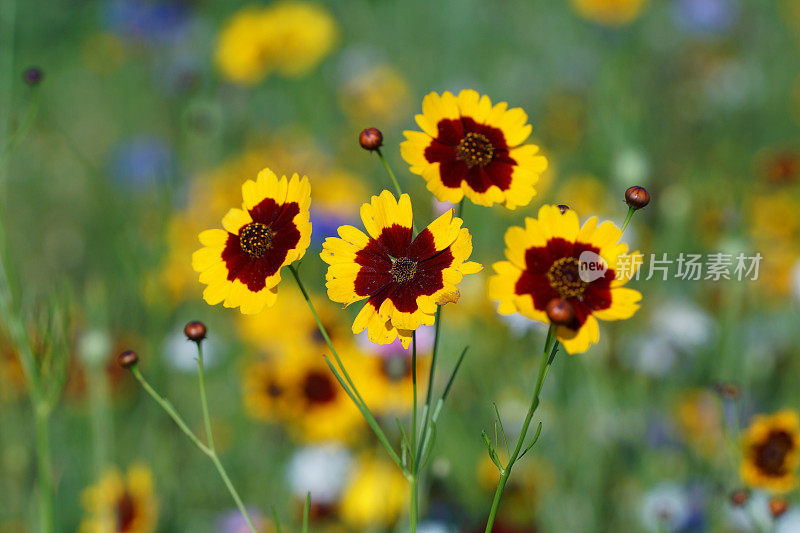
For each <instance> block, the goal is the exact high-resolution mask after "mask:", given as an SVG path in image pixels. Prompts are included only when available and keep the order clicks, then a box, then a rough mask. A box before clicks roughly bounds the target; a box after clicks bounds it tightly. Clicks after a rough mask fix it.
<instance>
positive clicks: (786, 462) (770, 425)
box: [739, 409, 800, 493]
mask: <svg viewBox="0 0 800 533" xmlns="http://www.w3.org/2000/svg"><path fill="white" fill-rule="evenodd" d="M743 452H744V453H743V457H742V463H741V466H740V469H739V471H740V474H741V476H742V480H743V481H744V482H745V483H746V484H747V485H749V486H750V487H754V488H761V489H765V490H767V491H770V492H773V493H785V492H789V491H791V490H793V489H794V488H795V487H797V485H798V483H797V468H798V466H800V416H798V413H797V411H794V410H791V409H785V410H782V411H778V412H777V413H774V414H772V415H768V416H767V415H758V416H756V417H755V418H754V419H753V421H752V422H751V424H750V427H748V428H747V430H746V431H745V434H744V439H743Z"/></svg>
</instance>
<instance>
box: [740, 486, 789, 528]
mask: <svg viewBox="0 0 800 533" xmlns="http://www.w3.org/2000/svg"><path fill="white" fill-rule="evenodd" d="M726 509H727V513H728V514H727V516H726V522H727V525H728V527H729V528H731V529H732V530H733V531H741V532H748V533H750V532H755V531H774V533H798V532H800V529H780V528H776V529H774V530H773V529H772V516H770V514H769V498H768V497H767V495H766V494H765V493H763V492H761V491H754V492H752V493H750V498H748V500H747V503H746V504H745V507H734V506H732V505H728V506H726ZM788 514H789V513H787V514H786V515H784V516H782V517H781V518H780V519H779V520H778V522H777V523H776V524H781V523H783V521H784V519H785V518H787V516H788Z"/></svg>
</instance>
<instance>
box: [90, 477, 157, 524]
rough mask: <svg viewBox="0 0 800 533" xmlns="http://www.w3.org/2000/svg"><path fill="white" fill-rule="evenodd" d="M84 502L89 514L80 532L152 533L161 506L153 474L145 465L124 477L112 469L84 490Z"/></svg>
mask: <svg viewBox="0 0 800 533" xmlns="http://www.w3.org/2000/svg"><path fill="white" fill-rule="evenodd" d="M81 502H82V504H83V507H84V509H85V512H86V514H85V516H84V519H83V521H82V522H81V525H80V532H81V533H108V532H109V531H111V532H118V533H149V532H151V531H155V529H156V519H157V516H158V504H157V502H156V498H155V494H154V492H153V474H152V472H151V471H150V469H149V468H148V467H146V466H143V465H136V466H131V467H130V468H129V469H128V472H127V474H126V475H125V476H124V477H123V476H122V475H121V474H120V473H119V472H118V471H117V470H110V471H109V472H107V473H106V474H105V475H104V476H103V477H102V478H101V479H100V480H99V481H98V482H97V483H96V484H94V485H92V486H90V487H87V488H86V489H84V491H83V493H82V494H81Z"/></svg>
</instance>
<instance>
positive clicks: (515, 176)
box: [192, 90, 640, 353]
mask: <svg viewBox="0 0 800 533" xmlns="http://www.w3.org/2000/svg"><path fill="white" fill-rule="evenodd" d="M416 120H417V123H418V124H419V126H420V128H421V129H422V131H407V132H406V133H405V136H406V139H407V140H406V141H405V142H404V143H403V144H402V146H401V151H402V155H403V157H404V158H405V159H406V161H407V162H408V163H409V164H410V169H411V171H412V172H414V173H416V174H419V175H420V176H422V177H423V179H425V181H426V182H427V184H428V188H429V189H430V190H431V192H433V194H434V195H435V196H436V197H437V199H439V200H440V201H449V202H459V201H461V200H462V199H463V198H465V197H466V198H469V199H470V200H472V201H473V202H474V203H476V204H478V205H485V206H491V205H493V204H496V203H502V204H503V205H505V206H506V207H508V208H509V209H514V208H515V207H517V206H524V205H527V204H529V203H530V201H531V199H532V198H533V196H534V195H535V194H536V190H535V188H534V186H535V184H536V182H537V181H538V177H539V175H540V173H541V172H542V171H543V170H544V169H545V168H546V166H547V161H546V159H545V158H544V157H542V156H540V155H538V154H537V152H538V147H537V146H535V145H533V144H524V143H525V140H526V139H527V137H528V136H529V135H530V133H531V126H530V125H529V124H527V115H526V114H525V112H524V111H523V110H522V109H519V108H513V109H508V105H507V104H506V103H505V102H501V103H499V104H496V105H492V103H491V101H490V100H489V98H488V97H487V96H481V95H479V94H478V93H477V92H476V91H472V90H464V91H461V93H459V94H458V95H453V94H451V93H449V92H445V93H443V94H441V95H439V94H436V93H431V94H429V95H428V96H426V97H425V99H424V100H423V103H422V114H419V115H417V117H416ZM310 195H311V187H310V182H309V181H308V179H307V178H305V177H303V178H300V177H299V176H297V175H295V176H293V177H292V178H291V179H288V178H287V177H286V176H284V177H281V178H278V176H276V175H275V174H274V173H273V172H272V171H271V170H269V169H265V170H263V171H262V172H260V173H259V175H258V179H257V180H256V181H247V182H245V184H244V185H243V187H242V196H243V200H244V202H243V204H242V208H241V209H239V208H234V209H231V210H230V211H228V213H227V214H226V215H225V217H224V218H223V221H222V225H223V228H224V229H213V230H207V231H204V232H203V233H201V234H200V240H201V242H202V244H203V245H204V247H203V248H202V249H200V250H198V251H197V252H195V253H194V255H193V258H192V264H193V267H194V269H195V270H196V271H197V272H199V273H200V281H201V282H202V283H204V284H205V285H207V288H206V289H205V292H204V294H203V296H204V298H205V300H206V301H207V302H208V303H209V304H212V305H214V304H218V303H222V304H223V305H224V306H225V307H238V308H240V309H241V311H242V312H243V313H246V314H250V313H258V312H260V311H261V310H262V309H263V308H264V307H265V306H271V305H273V304H274V303H275V300H276V298H277V286H278V283H279V282H280V280H281V276H280V270H281V268H282V267H283V266H286V265H289V264H291V263H292V262H294V261H296V260H298V259H300V258H301V257H302V256H303V255H304V253H305V250H306V248H307V247H308V245H309V236H310V234H311V224H310V222H309V215H308V209H309V205H310V201H311V200H310ZM361 219H362V222H363V224H364V227H365V229H366V233H365V232H363V231H361V230H359V229H357V228H355V227H353V226H342V227H340V228H339V230H338V234H339V236H338V237H329V238H328V239H327V240H326V241H325V243H324V246H323V251H322V254H321V257H322V259H323V260H324V261H325V262H326V263H328V265H329V267H328V273H327V276H326V280H327V287H328V296H329V297H330V299H331V300H333V301H335V302H339V303H343V304H345V305H350V304H352V303H355V302H357V301H362V300H366V301H367V303H366V305H364V307H363V308H362V309H361V311H360V312H359V313H358V316H357V317H356V319H355V322H354V323H353V328H352V329H353V333H360V332H361V331H363V330H367V332H368V334H369V338H370V340H371V341H373V342H375V343H379V344H387V343H390V342H393V341H394V340H395V339H398V338H399V339H400V340H401V342H402V343H403V345H404V346H408V345H409V344H410V342H411V337H412V332H413V331H415V330H416V329H417V328H418V327H419V326H421V325H432V324H433V319H434V314H435V312H436V309H437V306H439V305H443V304H445V303H448V302H453V301H457V299H458V291H457V285H458V284H459V283H460V282H461V280H462V278H463V276H464V275H465V274H472V273H476V272H478V271H479V270H481V268H482V266H481V265H479V264H477V263H475V262H471V261H468V259H469V256H470V254H471V252H472V237H471V235H470V232H469V230H467V229H466V228H463V227H462V224H463V221H462V220H461V219H460V218H458V217H456V216H454V211H453V210H451V211H448V212H446V213H445V214H443V215H442V216H440V217H439V218H437V219H436V220H434V221H433V222H431V223H430V225H428V226H427V227H426V228H424V229H423V230H422V231H421V232H419V233H417V234H416V235H415V234H414V224H413V214H412V209H411V200H410V198H409V197H408V195H401V196H400V197H399V198H398V197H395V196H394V195H393V194H392V193H390V192H389V191H383V192H382V193H381V194H380V195H378V196H373V198H372V200H371V201H370V202H369V203H365V204H364V205H363V206H362V207H361ZM621 235H622V232H621V230H620V229H619V228H618V227H617V226H615V225H614V224H613V223H611V222H604V223H602V224H600V223H598V221H597V219H596V218H593V219H590V220H588V221H587V222H586V223H585V224H584V225H583V226H581V225H580V224H579V221H578V216H577V214H576V213H575V212H574V211H573V210H570V209H565V208H564V207H557V206H543V207H542V208H541V209H540V210H539V215H538V218H537V219H532V218H528V219H527V220H526V225H525V227H524V228H519V227H512V228H510V229H509V230H508V232H507V234H506V244H507V247H508V248H507V250H506V257H507V261H501V262H499V263H496V264H495V265H494V270H495V275H494V276H493V277H492V279H491V281H490V284H489V296H490V298H492V299H494V300H497V301H499V302H500V312H501V313H514V312H521V313H522V314H523V315H525V316H527V317H529V318H531V319H533V320H542V321H545V322H547V321H549V319H548V314H547V305H548V303H549V302H551V301H552V300H555V299H563V300H565V301H566V302H567V303H568V304H569V305H570V307H571V308H572V311H573V312H572V314H571V316H570V317H569V320H566V321H564V322H563V323H560V324H558V326H559V327H558V330H557V338H558V339H559V341H561V342H562V344H563V345H564V347H565V349H566V350H567V351H568V352H570V353H575V352H582V351H585V350H586V349H588V347H589V346H590V345H591V344H592V343H595V342H597V340H598V336H599V329H598V323H597V320H598V319H599V320H620V319H625V318H628V317H630V316H631V315H633V313H634V312H635V311H636V310H637V309H638V301H639V299H640V294H639V293H638V292H637V291H634V290H631V289H627V288H624V287H623V285H624V284H625V283H626V281H627V279H626V277H625V276H623V273H622V271H621V270H620V267H619V265H620V264H621V263H622V260H623V259H624V258H625V257H627V255H628V251H627V245H625V244H624V243H619V240H620V238H621ZM587 252H588V253H592V254H596V255H597V256H598V257H600V258H602V260H603V261H604V262H605V264H606V265H608V268H607V270H606V271H605V272H604V273H603V275H601V276H600V277H598V278H597V279H594V280H591V281H585V280H583V279H581V278H580V276H579V272H578V267H579V258H580V256H581V254H583V253H587Z"/></svg>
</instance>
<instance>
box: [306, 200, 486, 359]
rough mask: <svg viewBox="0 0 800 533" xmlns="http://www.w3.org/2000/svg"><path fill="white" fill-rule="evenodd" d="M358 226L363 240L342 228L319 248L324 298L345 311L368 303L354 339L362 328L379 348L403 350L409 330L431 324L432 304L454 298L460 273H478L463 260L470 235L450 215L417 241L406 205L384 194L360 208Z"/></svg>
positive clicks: (469, 248) (469, 250)
mask: <svg viewBox="0 0 800 533" xmlns="http://www.w3.org/2000/svg"><path fill="white" fill-rule="evenodd" d="M361 219H362V221H363V222H364V227H365V228H366V230H367V234H364V233H363V232H362V231H360V230H358V229H356V228H355V227H353V226H342V227H340V228H339V237H329V238H327V239H326V240H325V242H324V243H323V250H322V253H321V254H320V256H321V257H322V259H323V261H325V262H326V263H328V265H330V266H329V267H328V273H327V275H326V276H325V279H326V280H327V284H326V286H327V288H328V297H329V298H330V299H331V300H333V301H334V302H339V303H343V304H345V306H348V305H350V304H352V303H354V302H358V301H360V300H364V299H367V303H366V304H365V305H364V307H363V308H362V309H361V312H359V313H358V316H356V319H355V321H354V322H353V328H352V330H353V333H355V334H358V333H360V332H362V331H364V330H365V329H366V330H367V332H368V335H369V340H370V341H372V342H374V343H378V344H388V343H390V342H392V341H394V340H395V339H397V338H398V337H399V338H400V341H401V342H402V344H403V346H404V347H406V348H407V347H408V346H409V344H410V343H411V336H412V333H413V331H414V330H416V329H417V328H418V327H419V326H421V325H427V326H430V325H432V324H433V322H434V314H435V313H436V308H437V306H438V305H443V304H445V303H447V302H452V301H455V300H456V299H457V298H458V291H457V289H456V285H457V284H458V283H459V282H461V280H462V278H463V277H464V274H474V273H476V272H479V271H480V270H481V269H482V268H483V267H482V266H481V265H480V264H478V263H475V262H473V261H467V259H468V258H469V256H470V254H471V253H472V236H471V235H470V233H469V231H468V230H467V229H466V228H462V227H461V224H462V221H461V219H460V218H458V217H454V216H453V210H452V209H451V210H449V211H448V212H446V213H445V214H443V215H442V216H440V217H439V218H437V219H436V220H434V221H433V222H431V224H430V225H429V226H428V227H427V228H425V229H424V230H422V231H421V232H420V233H419V234H418V235H417V236H416V237H415V236H414V235H413V229H412V211H411V199H410V198H409V196H408V195H407V194H403V195H401V196H400V200H399V201H398V200H397V199H395V197H394V196H393V195H392V193H390V192H389V191H383V192H382V193H381V194H380V196H373V197H372V201H371V203H369V204H364V205H363V206H361Z"/></svg>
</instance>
